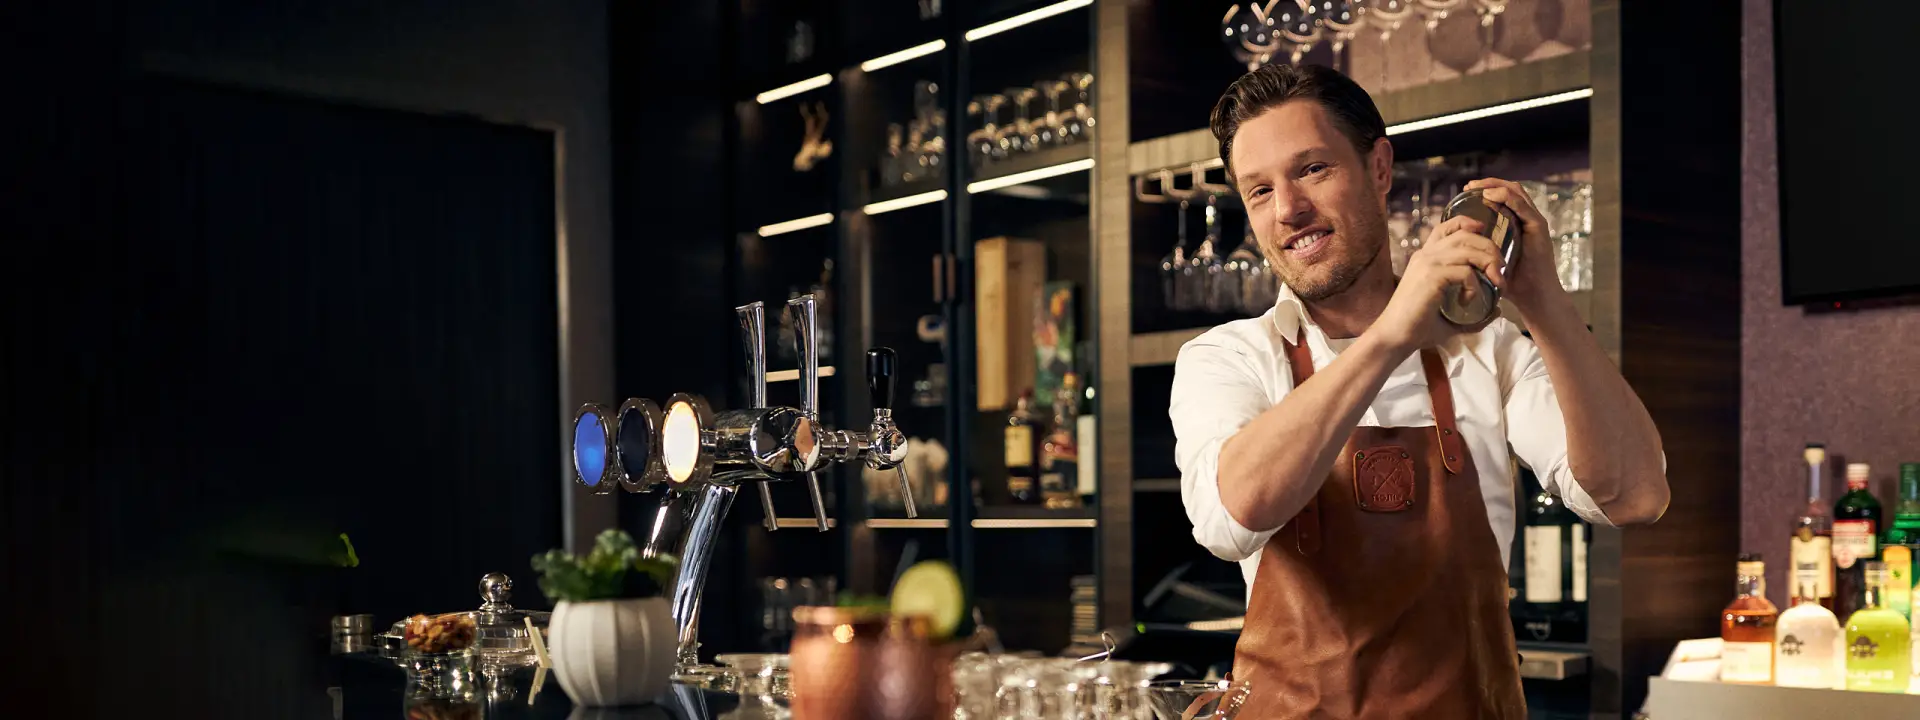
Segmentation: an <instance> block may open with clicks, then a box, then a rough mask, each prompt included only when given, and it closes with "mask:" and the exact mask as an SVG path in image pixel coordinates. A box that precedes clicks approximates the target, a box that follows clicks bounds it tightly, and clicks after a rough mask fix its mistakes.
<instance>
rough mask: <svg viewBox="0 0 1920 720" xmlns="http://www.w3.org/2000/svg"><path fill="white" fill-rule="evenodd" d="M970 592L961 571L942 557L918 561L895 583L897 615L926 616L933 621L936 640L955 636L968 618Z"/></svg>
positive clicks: (894, 606) (895, 613) (894, 594)
mask: <svg viewBox="0 0 1920 720" xmlns="http://www.w3.org/2000/svg"><path fill="white" fill-rule="evenodd" d="M966 613H967V594H966V591H965V590H964V589H962V588H961V587H960V574H959V573H956V572H954V571H953V566H952V565H948V564H946V563H945V562H943V561H940V560H927V561H924V562H920V563H916V564H914V566H913V567H910V568H907V571H906V572H904V573H901V574H900V580H899V581H898V582H895V583H894V584H893V614H894V615H924V616H926V617H927V619H928V620H930V621H931V622H932V623H933V627H932V630H933V639H934V640H946V639H947V638H951V637H953V632H954V630H956V629H958V628H959V627H960V621H961V620H962V619H963V618H965V617H966Z"/></svg>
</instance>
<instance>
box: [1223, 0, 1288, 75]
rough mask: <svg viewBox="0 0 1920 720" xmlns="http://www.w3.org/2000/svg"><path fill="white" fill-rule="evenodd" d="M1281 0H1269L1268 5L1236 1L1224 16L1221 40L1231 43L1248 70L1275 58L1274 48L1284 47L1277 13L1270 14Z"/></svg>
mask: <svg viewBox="0 0 1920 720" xmlns="http://www.w3.org/2000/svg"><path fill="white" fill-rule="evenodd" d="M1279 3H1280V0H1267V2H1266V3H1265V4H1264V5H1263V4H1261V3H1257V2H1249V3H1234V4H1233V5H1232V6H1231V7H1228V8H1227V14H1226V15H1225V16H1223V17H1221V18H1220V39H1221V41H1222V42H1225V43H1226V44H1227V49H1228V51H1229V52H1231V53H1233V59H1235V60H1238V61H1240V62H1242V63H1245V64H1246V66H1247V71H1248V72H1252V71H1254V70H1259V69H1260V66H1262V65H1265V64H1267V63H1268V62H1270V61H1272V60H1273V53H1274V51H1275V50H1278V49H1279V48H1280V38H1279V33H1278V32H1276V31H1275V30H1274V27H1273V17H1272V15H1270V14H1269V13H1270V12H1271V10H1272V8H1273V7H1274V6H1275V5H1277V4H1279Z"/></svg>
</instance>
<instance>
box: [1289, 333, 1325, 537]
mask: <svg viewBox="0 0 1920 720" xmlns="http://www.w3.org/2000/svg"><path fill="white" fill-rule="evenodd" d="M1281 342H1283V343H1286V345H1287V365H1288V366H1289V368H1290V369H1291V370H1292V371H1293V386H1294V387H1295V388H1298V387H1300V386H1301V385H1304V384H1306V382H1307V378H1310V377H1313V351H1312V350H1311V349H1309V348H1308V347H1307V333H1306V328H1301V329H1300V332H1299V334H1297V335H1295V336H1294V338H1293V339H1292V340H1286V339H1284V338H1283V339H1282V340H1281ZM1287 526H1288V527H1290V528H1292V529H1293V538H1294V547H1295V548H1296V549H1298V550H1299V551H1300V553H1301V554H1303V555H1312V554H1314V553H1317V552H1319V551H1320V495H1319V494H1318V493H1315V494H1314V496H1313V497H1311V498H1308V499H1307V505H1306V507H1303V508H1300V512H1299V514H1296V515H1294V516H1293V519H1292V520H1289V521H1287Z"/></svg>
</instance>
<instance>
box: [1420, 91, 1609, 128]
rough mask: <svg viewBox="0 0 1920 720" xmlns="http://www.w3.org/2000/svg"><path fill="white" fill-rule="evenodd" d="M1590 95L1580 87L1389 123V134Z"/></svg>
mask: <svg viewBox="0 0 1920 720" xmlns="http://www.w3.org/2000/svg"><path fill="white" fill-rule="evenodd" d="M1590 97H1593V88H1580V89H1579V90H1569V91H1567V92H1563V93H1555V94H1552V95H1545V96H1541V97H1537V98H1533V99H1530V100H1521V101H1519V102H1510V103H1507V104H1504V105H1494V106H1491V107H1483V108H1479V109H1477V110H1468V111H1466V112H1457V113H1454V114H1452V115H1441V116H1439V117H1430V118H1427V119H1425V120H1415V121H1413V122H1404V123H1400V124H1398V125H1388V126H1387V134H1388V135H1398V134H1400V133H1410V132H1413V131H1415V130H1426V129H1429V128H1437V127H1440V126H1442V125H1453V124H1455V123H1463V122H1467V121H1469V120H1479V119H1480V118H1486V117H1493V116H1495V115H1505V114H1507V113H1510V112H1519V111H1521V110H1531V109H1533V108H1537V107H1544V106H1547V105H1554V104H1558V103H1563V102H1571V101H1574V100H1579V99H1581V98H1590Z"/></svg>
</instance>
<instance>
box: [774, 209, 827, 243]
mask: <svg viewBox="0 0 1920 720" xmlns="http://www.w3.org/2000/svg"><path fill="white" fill-rule="evenodd" d="M831 222H833V213H820V214H819V215H808V216H806V217H803V218H800V219H798V220H788V221H786V222H777V223H774V224H772V225H761V226H760V237H773V236H775V235H779V234H781V233H790V232H793V231H795V230H805V229H807V228H811V227H820V226H821V225H826V224H828V223H831Z"/></svg>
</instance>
